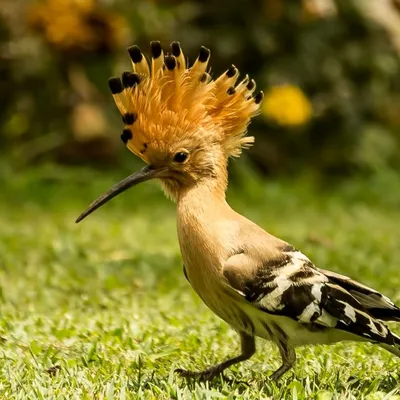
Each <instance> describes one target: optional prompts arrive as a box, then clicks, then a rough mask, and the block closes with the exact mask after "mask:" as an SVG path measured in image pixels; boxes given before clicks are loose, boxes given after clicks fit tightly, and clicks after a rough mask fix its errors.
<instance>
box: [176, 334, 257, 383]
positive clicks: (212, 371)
mask: <svg viewBox="0 0 400 400" xmlns="http://www.w3.org/2000/svg"><path fill="white" fill-rule="evenodd" d="M240 344H241V350H242V352H241V354H240V355H239V356H237V357H233V358H230V359H229V360H226V361H224V362H222V363H220V364H217V365H214V366H212V367H210V368H207V369H206V370H204V371H198V372H197V371H186V370H184V369H181V368H179V369H176V370H175V372H177V373H178V374H179V375H180V376H182V377H185V378H197V379H199V380H202V381H209V380H211V379H213V378H214V377H216V376H217V375H221V374H222V372H223V371H224V370H225V369H227V368H229V367H231V366H232V365H234V364H237V363H240V362H242V361H246V360H248V359H249V358H250V357H251V356H252V355H253V354H254V353H255V351H256V344H255V339H254V337H253V336H250V335H247V334H246V333H244V332H240Z"/></svg>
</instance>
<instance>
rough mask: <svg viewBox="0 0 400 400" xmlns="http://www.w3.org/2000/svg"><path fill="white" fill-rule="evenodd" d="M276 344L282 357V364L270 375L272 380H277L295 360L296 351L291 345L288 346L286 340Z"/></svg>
mask: <svg viewBox="0 0 400 400" xmlns="http://www.w3.org/2000/svg"><path fill="white" fill-rule="evenodd" d="M278 346H279V353H280V354H281V357H282V365H281V366H280V367H279V368H278V369H277V370H276V371H275V372H274V373H273V374H272V375H271V376H270V379H272V380H273V381H277V380H278V379H279V378H280V377H281V376H282V375H283V374H284V373H285V372H287V371H289V369H290V368H292V367H293V365H294V363H295V362H296V352H295V350H294V348H293V347H290V346H289V345H288V344H287V342H286V341H280V342H279V343H278Z"/></svg>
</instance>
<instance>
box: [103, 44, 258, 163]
mask: <svg viewBox="0 0 400 400" xmlns="http://www.w3.org/2000/svg"><path fill="white" fill-rule="evenodd" d="M151 50H152V60H151V63H150V65H149V63H148V62H147V60H146V58H145V57H144V56H143V54H142V53H141V51H140V49H139V48H138V47H137V46H132V47H130V48H129V49H128V51H129V54H130V57H131V59H132V65H133V72H124V73H123V74H122V80H121V79H120V78H111V79H110V81H109V82H110V88H111V91H112V93H113V96H114V100H115V102H116V104H117V107H118V108H119V111H120V112H121V114H122V116H123V120H124V123H125V129H124V131H123V134H122V136H121V137H122V140H123V141H124V142H125V143H126V145H127V147H128V148H129V149H130V150H131V151H132V152H133V153H134V154H136V155H137V156H139V157H140V158H142V159H143V160H144V161H145V162H146V163H149V154H151V153H156V152H157V151H158V150H160V149H163V150H164V149H171V148H173V147H176V145H177V144H179V145H180V146H181V147H184V144H185V141H187V140H193V139H195V140H196V141H201V142H203V141H205V142H206V143H208V142H209V143H211V142H219V143H220V144H221V147H222V149H223V150H224V153H225V155H226V157H230V156H239V155H240V153H241V149H242V148H243V147H247V146H249V145H250V144H251V143H253V141H254V138H253V137H245V134H246V130H247V125H248V123H249V122H250V119H251V118H252V117H253V116H254V115H255V114H256V113H257V112H258V110H259V103H260V102H261V100H262V98H263V93H262V92H260V93H259V94H258V95H257V96H255V97H254V96H253V93H254V90H255V84H254V81H252V80H251V81H250V80H249V78H248V76H246V77H245V78H244V79H243V80H242V81H241V82H240V83H239V84H237V85H236V83H237V80H238V77H239V71H238V70H237V68H235V67H234V66H232V67H231V68H229V69H228V70H227V71H226V72H225V73H224V74H222V75H221V76H220V77H219V78H218V79H216V80H215V81H214V80H212V78H211V76H210V75H209V74H208V73H207V69H208V61H209V58H210V51H209V50H208V49H206V48H205V47H202V48H201V50H200V54H199V57H198V58H197V60H196V61H195V63H194V64H193V66H192V67H188V66H187V65H186V61H185V57H184V55H183V52H182V50H181V47H180V45H179V43H178V42H173V43H172V44H171V51H172V54H167V55H165V56H164V53H163V50H162V48H161V45H160V43H159V42H152V43H151ZM235 85H236V86H235ZM153 156H154V155H153Z"/></svg>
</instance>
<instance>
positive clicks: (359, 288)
mask: <svg viewBox="0 0 400 400" xmlns="http://www.w3.org/2000/svg"><path fill="white" fill-rule="evenodd" d="M318 270H319V271H320V272H322V273H323V274H324V275H325V276H327V277H328V278H329V280H330V281H332V282H334V283H336V284H337V285H339V286H341V287H342V288H344V289H346V290H347V291H348V292H349V293H350V294H351V295H352V296H353V297H354V298H356V299H357V300H358V301H359V302H360V303H361V304H362V305H363V306H364V307H365V308H366V309H367V310H368V312H369V313H370V314H371V315H372V316H373V317H374V318H377V319H380V320H383V321H400V309H399V307H397V306H396V305H395V304H394V303H393V302H392V301H391V300H390V299H389V298H388V297H386V296H384V295H383V294H382V293H379V292H378V291H376V290H374V289H371V288H370V287H368V286H365V285H363V284H361V283H359V282H356V281H354V280H353V279H351V278H349V277H347V276H345V275H341V274H337V273H335V272H331V271H326V270H324V269H320V268H318Z"/></svg>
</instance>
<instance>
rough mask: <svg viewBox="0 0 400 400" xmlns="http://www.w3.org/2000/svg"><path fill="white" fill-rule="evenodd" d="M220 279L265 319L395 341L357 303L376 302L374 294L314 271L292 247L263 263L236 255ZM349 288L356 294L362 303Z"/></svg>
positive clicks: (308, 261)
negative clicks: (279, 318) (277, 318)
mask: <svg viewBox="0 0 400 400" xmlns="http://www.w3.org/2000/svg"><path fill="white" fill-rule="evenodd" d="M223 274H224V276H225V278H226V281H227V283H228V285H229V286H230V287H231V288H232V289H234V290H235V291H236V292H237V293H239V294H240V295H241V296H242V298H243V299H244V300H246V301H247V302H248V303H251V304H252V305H253V306H254V307H257V308H258V309H260V310H262V311H264V312H267V313H269V314H274V315H281V316H285V317H289V318H292V319H294V320H296V321H298V322H299V323H304V324H314V325H319V326H324V327H329V328H336V329H341V330H344V331H347V332H349V333H353V334H355V335H359V336H361V337H363V338H365V339H367V340H370V341H377V342H380V343H386V344H389V345H393V344H394V343H395V341H396V339H395V338H394V337H393V335H392V334H391V332H390V331H389V329H388V328H387V327H386V326H385V325H384V324H383V323H382V322H380V321H379V320H377V319H376V318H374V315H372V314H371V313H370V312H369V310H368V308H367V307H366V306H364V305H363V304H362V301H360V300H363V298H362V295H364V296H367V297H370V296H371V294H372V293H373V295H372V298H373V299H374V300H375V299H376V293H377V292H375V291H372V289H369V292H368V293H370V294H366V293H365V291H366V289H365V287H364V286H362V285H360V284H356V283H352V284H350V283H349V281H348V280H347V279H345V278H344V277H341V276H340V275H338V276H337V275H334V276H332V275H330V273H325V271H323V270H319V269H317V268H316V267H315V266H314V265H313V264H312V263H311V261H310V260H309V259H308V258H307V257H306V256H305V255H304V254H302V253H300V252H299V251H297V250H295V249H294V248H292V247H291V246H286V247H284V248H282V249H281V250H280V251H277V252H276V253H275V256H274V257H273V258H269V259H268V260H265V261H263V262H260V259H258V260H257V261H255V260H254V259H252V258H251V256H250V255H246V254H245V252H242V253H241V254H237V255H234V256H232V257H231V258H229V259H228V261H227V262H226V264H225V266H224V269H223ZM343 282H345V284H343ZM348 288H351V290H352V291H353V292H357V295H358V297H359V298H360V300H359V299H358V298H357V297H356V296H354V295H353V294H352V293H350V292H349V290H348ZM363 291H364V292H363ZM360 293H361V297H360V296H359V295H360ZM382 298H383V297H382ZM385 304H386V303H385ZM388 304H392V303H388ZM393 306H394V305H393ZM393 306H392V307H393ZM394 307H395V306H394Z"/></svg>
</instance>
